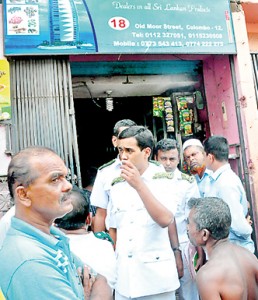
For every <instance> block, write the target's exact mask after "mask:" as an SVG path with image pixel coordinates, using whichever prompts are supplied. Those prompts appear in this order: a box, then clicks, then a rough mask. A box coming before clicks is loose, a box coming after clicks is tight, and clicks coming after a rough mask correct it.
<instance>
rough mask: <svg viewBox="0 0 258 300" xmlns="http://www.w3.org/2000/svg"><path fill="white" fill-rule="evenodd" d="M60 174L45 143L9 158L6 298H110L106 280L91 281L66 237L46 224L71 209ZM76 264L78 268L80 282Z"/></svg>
mask: <svg viewBox="0 0 258 300" xmlns="http://www.w3.org/2000/svg"><path fill="white" fill-rule="evenodd" d="M66 176H67V168H66V166H65V164H64V162H63V160H62V159H61V158H60V157H59V156H58V155H57V154H56V153H55V152H54V151H52V150H51V149H49V148H46V147H40V146H35V147H28V148H26V149H23V150H21V151H20V152H18V153H17V154H16V155H14V156H13V158H12V160H11V162H10V165H9V167H8V187H9V191H10V194H11V197H12V198H13V199H14V202H15V215H14V217H12V219H11V226H10V228H9V230H8V232H7V234H6V237H5V240H4V242H3V245H2V248H1V250H0V269H1V276H0V287H1V289H2V292H3V294H4V296H5V298H6V299H19V300H27V299H30V300H34V299H35V300H36V299H39V298H40V299H51V300H53V299H56V300H57V299H59V300H60V299H74V300H75V299H76V300H78V299H81V300H83V299H99V298H97V297H102V298H101V299H107V300H110V299H112V298H111V295H110V288H109V287H108V285H107V283H106V280H105V279H104V278H103V277H101V276H99V275H98V276H97V279H96V281H95V278H94V277H93V276H90V274H89V270H88V268H87V267H86V266H83V264H82V262H81V261H80V260H79V258H77V257H75V256H74V255H73V254H72V253H71V252H70V249H69V243H68V241H69V240H68V239H67V238H66V237H65V235H64V234H63V233H62V232H61V231H60V230H59V229H57V228H55V227H53V226H52V224H53V222H54V220H55V219H56V218H58V217H62V216H64V215H65V214H67V213H68V212H70V211H71V210H72V209H73V206H72V203H71V200H70V199H69V192H70V190H71V188H72V185H71V184H70V183H69V182H68V181H67V180H66ZM76 267H80V268H81V269H83V273H82V274H81V275H83V281H82V282H83V285H82V282H81V276H79V275H80V274H78V272H77V269H76ZM94 281H95V283H94ZM93 283H94V285H93Z"/></svg>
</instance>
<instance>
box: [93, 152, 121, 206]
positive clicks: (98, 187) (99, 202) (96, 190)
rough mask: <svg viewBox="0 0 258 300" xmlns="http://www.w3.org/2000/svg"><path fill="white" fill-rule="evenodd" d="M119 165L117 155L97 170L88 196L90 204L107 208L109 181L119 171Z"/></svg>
mask: <svg viewBox="0 0 258 300" xmlns="http://www.w3.org/2000/svg"><path fill="white" fill-rule="evenodd" d="M120 166H121V161H120V159H119V157H117V158H116V159H115V160H114V162H113V163H111V164H110V165H107V166H106V167H104V168H102V169H99V170H98V173H97V176H96V179H95V181H94V185H93V188H92V192H91V196H90V202H91V205H94V206H96V207H101V208H104V209H107V208H108V203H109V190H110V186H111V182H112V180H113V178H116V177H118V176H119V174H120V173H121V170H120Z"/></svg>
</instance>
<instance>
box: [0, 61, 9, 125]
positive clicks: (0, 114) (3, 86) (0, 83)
mask: <svg viewBox="0 0 258 300" xmlns="http://www.w3.org/2000/svg"><path fill="white" fill-rule="evenodd" d="M9 119H11V97H10V71H9V62H8V61H7V60H6V59H0V121H5V120H9Z"/></svg>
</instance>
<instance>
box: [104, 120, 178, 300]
mask: <svg viewBox="0 0 258 300" xmlns="http://www.w3.org/2000/svg"><path fill="white" fill-rule="evenodd" d="M117 145H118V151H119V155H120V158H121V160H122V165H121V169H120V174H119V176H118V177H117V178H115V179H114V180H113V181H112V183H111V188H110V202H111V213H110V229H109V230H110V231H115V233H114V236H116V237H117V239H116V257H117V264H116V266H117V283H116V286H115V291H116V294H115V299H116V300H129V299H132V300H133V299H137V300H143V299H144V300H173V299H175V290H176V289H177V288H178V287H179V280H178V275H177V269H176V265H175V257H174V254H173V251H172V250H171V245H170V240H169V235H168V226H169V224H171V223H172V222H173V221H174V213H175V212H176V206H177V202H178V198H177V193H176V192H175V190H176V189H177V187H176V185H173V183H172V180H171V177H170V176H169V174H168V173H166V172H160V166H159V164H158V163H157V164H158V165H156V164H154V163H150V162H149V158H150V156H151V153H152V149H153V146H154V139H153V135H152V133H151V132H150V130H148V129H147V128H146V127H144V126H131V127H129V128H126V129H124V130H123V131H122V132H121V133H120V134H119V136H118V144H117ZM174 193H175V196H173V197H171V195H172V194H174Z"/></svg>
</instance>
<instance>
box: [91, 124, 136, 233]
mask: <svg viewBox="0 0 258 300" xmlns="http://www.w3.org/2000/svg"><path fill="white" fill-rule="evenodd" d="M132 125H136V123H135V122H134V121H132V120H130V119H122V120H119V121H118V122H116V124H115V125H114V128H113V136H112V144H113V146H114V147H115V148H116V146H117V137H118V134H119V133H120V132H121V131H122V130H123V129H125V128H128V127H130V126H132ZM120 165H121V161H120V158H119V156H117V157H116V158H115V159H113V160H111V161H110V162H108V163H106V164H104V165H103V166H101V167H100V168H99V169H98V173H97V176H96V179H95V182H94V185H93V189H92V192H91V196H90V201H91V205H94V206H96V207H97V212H96V215H95V217H94V224H93V225H94V226H93V230H94V232H100V231H105V230H106V229H108V227H109V225H108V220H106V217H107V209H108V205H109V189H110V184H111V182H112V179H113V178H115V177H117V176H118V175H119V173H120Z"/></svg>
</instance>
